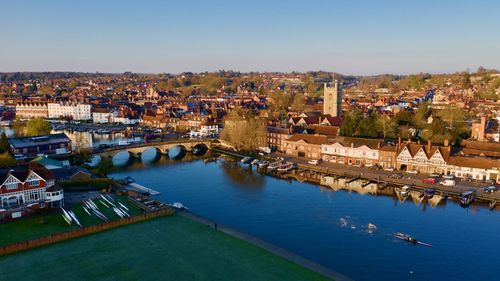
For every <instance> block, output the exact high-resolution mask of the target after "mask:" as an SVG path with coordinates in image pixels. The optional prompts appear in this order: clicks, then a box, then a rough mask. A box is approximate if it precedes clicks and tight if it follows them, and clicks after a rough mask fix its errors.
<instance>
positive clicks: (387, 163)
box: [378, 145, 398, 169]
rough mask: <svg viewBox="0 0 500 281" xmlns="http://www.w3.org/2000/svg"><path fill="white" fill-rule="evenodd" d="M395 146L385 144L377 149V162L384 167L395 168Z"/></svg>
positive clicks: (396, 149) (396, 148)
mask: <svg viewBox="0 0 500 281" xmlns="http://www.w3.org/2000/svg"><path fill="white" fill-rule="evenodd" d="M397 151H398V147H397V146H391V145H385V146H382V147H381V148H380V150H379V152H378V153H379V159H378V164H379V165H380V167H382V168H384V169H386V168H388V169H396V158H397Z"/></svg>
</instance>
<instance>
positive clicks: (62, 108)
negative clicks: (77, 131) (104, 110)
mask: <svg viewBox="0 0 500 281" xmlns="http://www.w3.org/2000/svg"><path fill="white" fill-rule="evenodd" d="M47 107H48V115H49V118H61V117H71V118H72V119H73V120H91V119H92V114H91V108H92V105H90V104H86V103H48V105H47Z"/></svg>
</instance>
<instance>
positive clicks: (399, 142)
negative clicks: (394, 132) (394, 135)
mask: <svg viewBox="0 0 500 281" xmlns="http://www.w3.org/2000/svg"><path fill="white" fill-rule="evenodd" d="M398 146H401V136H398Z"/></svg>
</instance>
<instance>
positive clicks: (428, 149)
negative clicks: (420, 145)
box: [427, 140, 432, 153]
mask: <svg viewBox="0 0 500 281" xmlns="http://www.w3.org/2000/svg"><path fill="white" fill-rule="evenodd" d="M431 147H432V143H431V140H427V153H431Z"/></svg>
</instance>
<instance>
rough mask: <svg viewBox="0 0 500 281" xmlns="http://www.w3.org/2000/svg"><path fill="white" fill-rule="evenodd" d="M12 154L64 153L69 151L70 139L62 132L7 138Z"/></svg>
mask: <svg viewBox="0 0 500 281" xmlns="http://www.w3.org/2000/svg"><path fill="white" fill-rule="evenodd" d="M9 144H10V148H11V150H12V153H13V154H20V155H23V156H25V157H32V156H36V155H38V154H40V153H43V154H64V153H68V152H69V151H71V139H70V138H68V136H66V134H64V133H60V134H52V135H42V136H33V137H20V138H10V139H9Z"/></svg>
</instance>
